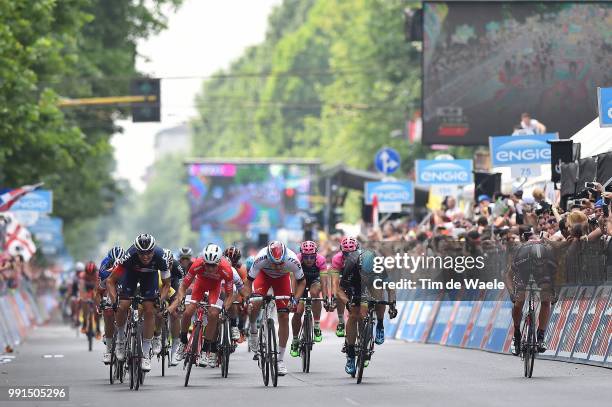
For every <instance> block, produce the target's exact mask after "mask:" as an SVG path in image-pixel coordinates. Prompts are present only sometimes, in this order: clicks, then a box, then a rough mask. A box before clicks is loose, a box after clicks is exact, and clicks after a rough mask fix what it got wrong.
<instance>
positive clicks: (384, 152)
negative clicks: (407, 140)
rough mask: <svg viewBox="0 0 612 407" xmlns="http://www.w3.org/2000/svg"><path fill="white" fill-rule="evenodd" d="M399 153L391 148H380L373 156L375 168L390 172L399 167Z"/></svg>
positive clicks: (384, 172)
mask: <svg viewBox="0 0 612 407" xmlns="http://www.w3.org/2000/svg"><path fill="white" fill-rule="evenodd" d="M400 162H401V161H400V155H399V153H398V152H397V151H396V150H394V149H392V148H388V147H385V148H381V149H380V150H378V152H377V153H376V157H374V164H375V165H376V169H377V170H378V171H380V172H382V173H383V174H391V173H393V172H395V171H397V170H398V169H399V167H400Z"/></svg>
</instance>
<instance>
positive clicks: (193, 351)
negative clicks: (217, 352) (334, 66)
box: [185, 324, 202, 387]
mask: <svg viewBox="0 0 612 407" xmlns="http://www.w3.org/2000/svg"><path fill="white" fill-rule="evenodd" d="M201 329H202V326H201V325H200V324H196V326H195V328H194V329H193V333H192V334H191V347H190V348H189V352H188V354H187V355H186V361H187V371H186V372H185V387H187V386H188V385H189V376H190V375H191V368H192V367H193V365H194V364H195V362H196V357H197V355H199V354H200V349H198V344H199V342H200V331H201Z"/></svg>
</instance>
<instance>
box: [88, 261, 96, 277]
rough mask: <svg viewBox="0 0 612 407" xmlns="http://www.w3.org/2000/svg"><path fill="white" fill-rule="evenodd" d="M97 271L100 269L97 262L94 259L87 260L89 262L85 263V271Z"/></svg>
mask: <svg viewBox="0 0 612 407" xmlns="http://www.w3.org/2000/svg"><path fill="white" fill-rule="evenodd" d="M96 271H98V266H96V263H94V262H93V261H89V262H87V264H86V265H85V272H86V273H87V274H93V273H95V272H96Z"/></svg>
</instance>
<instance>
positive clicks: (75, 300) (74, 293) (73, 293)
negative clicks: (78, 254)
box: [68, 261, 85, 328]
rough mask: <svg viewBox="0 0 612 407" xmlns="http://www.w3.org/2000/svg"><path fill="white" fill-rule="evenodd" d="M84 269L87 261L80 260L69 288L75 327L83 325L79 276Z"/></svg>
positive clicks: (75, 267)
mask: <svg viewBox="0 0 612 407" xmlns="http://www.w3.org/2000/svg"><path fill="white" fill-rule="evenodd" d="M84 271H85V263H82V262H80V261H79V262H77V263H76V264H75V265H74V276H73V277H72V281H71V283H70V289H69V290H68V291H69V292H70V309H71V311H72V319H73V324H74V327H75V328H78V327H79V325H81V322H80V321H79V317H80V313H81V303H80V301H79V276H80V275H81V273H82V272H84Z"/></svg>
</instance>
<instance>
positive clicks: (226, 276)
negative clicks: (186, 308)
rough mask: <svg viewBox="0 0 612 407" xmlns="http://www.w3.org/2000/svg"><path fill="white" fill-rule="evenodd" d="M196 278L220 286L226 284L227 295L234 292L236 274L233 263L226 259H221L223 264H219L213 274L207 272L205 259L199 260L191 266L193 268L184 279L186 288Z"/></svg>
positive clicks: (190, 268)
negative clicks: (210, 281)
mask: <svg viewBox="0 0 612 407" xmlns="http://www.w3.org/2000/svg"><path fill="white" fill-rule="evenodd" d="M194 278H202V279H206V280H212V281H217V282H218V283H219V284H221V282H224V289H225V293H226V294H228V295H229V294H231V293H232V292H233V291H234V272H233V270H232V265H231V263H230V262H229V261H228V260H227V259H225V258H222V259H221V263H219V265H218V266H217V269H216V270H215V271H213V272H209V271H206V267H205V263H204V259H202V258H197V259H196V260H195V261H194V262H193V263H192V264H191V267H189V271H188V272H187V275H186V276H185V278H183V285H184V286H185V288H188V287H189V286H190V285H191V283H192V282H193V279H194Z"/></svg>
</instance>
